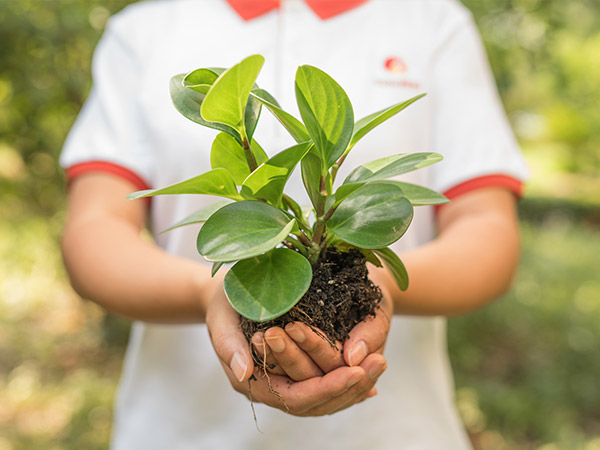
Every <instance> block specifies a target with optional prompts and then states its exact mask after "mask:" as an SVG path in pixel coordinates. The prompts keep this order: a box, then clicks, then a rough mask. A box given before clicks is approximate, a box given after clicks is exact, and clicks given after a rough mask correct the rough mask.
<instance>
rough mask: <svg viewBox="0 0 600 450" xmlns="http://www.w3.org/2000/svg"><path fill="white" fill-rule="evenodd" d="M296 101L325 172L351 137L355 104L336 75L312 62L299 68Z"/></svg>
mask: <svg viewBox="0 0 600 450" xmlns="http://www.w3.org/2000/svg"><path fill="white" fill-rule="evenodd" d="M296 101H297V102H298V108H299V109H300V115H301V116H302V120H303V121H304V124H305V125H306V129H307V131H308V134H309V135H310V137H311V139H312V140H313V142H314V143H315V147H316V152H317V154H318V155H319V156H320V158H321V161H322V162H323V164H324V166H323V167H322V169H321V173H322V174H325V171H326V170H327V169H329V168H330V167H331V166H332V165H333V164H334V163H335V162H336V161H337V160H338V158H339V157H340V156H342V154H343V153H344V151H345V150H346V147H347V146H348V143H349V142H350V138H351V137H352V130H353V127H354V113H353V111H352V105H351V104H350V100H349V99H348V96H347V95H346V93H345V92H344V90H343V89H342V88H341V87H340V86H339V85H338V84H337V83H336V82H335V81H334V80H333V78H331V77H330V76H329V75H327V74H326V73H325V72H323V71H321V70H319V69H317V68H316V67H312V66H300V67H299V68H298V71H297V72H296Z"/></svg>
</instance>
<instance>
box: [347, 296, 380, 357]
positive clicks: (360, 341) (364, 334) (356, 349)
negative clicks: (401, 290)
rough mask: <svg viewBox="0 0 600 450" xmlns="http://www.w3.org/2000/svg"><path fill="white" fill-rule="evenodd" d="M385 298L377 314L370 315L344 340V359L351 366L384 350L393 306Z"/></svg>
mask: <svg viewBox="0 0 600 450" xmlns="http://www.w3.org/2000/svg"><path fill="white" fill-rule="evenodd" d="M387 303H389V302H388V301H386V299H385V298H384V299H383V300H382V305H381V307H379V308H378V309H377V310H376V311H375V316H368V317H367V318H366V319H365V320H364V321H362V322H361V323H359V324H357V325H356V326H355V327H354V328H353V329H352V331H350V334H349V337H348V339H346V341H345V342H344V361H345V362H346V364H348V365H349V366H351V367H352V366H357V365H360V363H361V362H362V361H363V360H364V359H365V357H366V356H367V355H369V354H371V353H374V352H376V351H382V349H383V347H384V346H385V341H386V339H387V335H388V333H389V331H390V318H391V308H390V307H389V305H388V304H387Z"/></svg>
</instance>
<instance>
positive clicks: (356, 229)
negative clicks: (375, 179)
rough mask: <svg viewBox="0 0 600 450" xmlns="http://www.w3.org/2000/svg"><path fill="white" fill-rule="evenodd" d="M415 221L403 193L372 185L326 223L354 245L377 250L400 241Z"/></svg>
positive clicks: (344, 203) (360, 190)
mask: <svg viewBox="0 0 600 450" xmlns="http://www.w3.org/2000/svg"><path fill="white" fill-rule="evenodd" d="M412 217H413V208H412V205H411V204H410V202H409V201H408V199H407V198H406V197H404V195H403V194H402V189H400V188H399V187H397V186H394V185H392V184H387V183H371V184H366V185H364V186H362V187H360V188H358V189H357V190H356V191H354V192H352V193H351V194H350V195H348V197H346V198H345V199H344V201H342V202H341V203H340V205H339V206H338V208H337V209H336V210H335V212H334V213H333V215H332V216H331V218H330V219H329V220H328V221H327V228H328V229H329V231H331V232H332V233H333V234H335V235H336V236H338V237H339V238H341V239H343V240H344V241H346V242H348V243H349V244H351V245H354V246H356V247H360V248H368V249H374V248H380V247H385V246H387V245H390V244H391V243H393V242H396V241H397V240H398V239H400V237H402V235H403V234H404V233H405V232H406V230H407V229H408V226H409V225H410V222H411V220H412Z"/></svg>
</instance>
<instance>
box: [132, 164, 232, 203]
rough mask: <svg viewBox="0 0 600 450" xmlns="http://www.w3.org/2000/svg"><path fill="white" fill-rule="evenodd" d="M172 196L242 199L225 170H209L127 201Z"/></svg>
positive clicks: (137, 195)
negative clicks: (193, 195) (191, 195)
mask: <svg viewBox="0 0 600 450" xmlns="http://www.w3.org/2000/svg"><path fill="white" fill-rule="evenodd" d="M172 194H205V195H217V196H219V197H226V198H230V199H232V200H241V199H242V196H241V195H240V194H239V193H238V191H237V188H236V186H235V182H234V181H233V178H231V175H230V174H229V172H227V171H226V170H225V169H213V170H209V171H208V172H205V173H203V174H202V175H198V176H197V177H194V178H190V179H189V180H185V181H182V182H180V183H176V184H173V185H171V186H167V187H164V188H160V189H147V190H145V191H137V192H134V193H132V194H129V195H128V196H127V199H128V200H134V199H136V198H142V197H152V196H154V195H172Z"/></svg>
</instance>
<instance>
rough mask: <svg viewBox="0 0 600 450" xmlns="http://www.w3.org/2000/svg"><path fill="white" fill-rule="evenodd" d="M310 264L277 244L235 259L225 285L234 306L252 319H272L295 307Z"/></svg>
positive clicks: (308, 276)
mask: <svg viewBox="0 0 600 450" xmlns="http://www.w3.org/2000/svg"><path fill="white" fill-rule="evenodd" d="M311 280H312V268H311V266H310V263H309V262H308V260H307V259H306V258H305V257H304V256H302V255H301V254H299V253H297V252H295V251H293V250H289V249H284V248H277V249H275V250H273V251H272V252H269V253H267V254H265V255H261V256H257V257H255V258H250V259H245V260H243V261H239V262H238V263H236V264H235V265H234V266H233V267H232V268H231V270H229V272H227V275H225V280H224V287H225V292H226V293H227V297H228V299H229V302H230V303H231V306H233V309H235V310H236V311H237V312H238V313H240V314H241V315H242V316H244V317H246V318H248V319H250V320H254V321H255V322H265V321H267V320H272V319H275V318H276V317H279V316H281V315H283V314H285V313H286V312H288V311H289V310H290V309H292V308H293V307H294V305H295V304H296V303H298V301H299V300H300V299H301V298H302V296H303V295H304V293H305V292H306V291H307V290H308V288H309V287H310V282H311Z"/></svg>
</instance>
